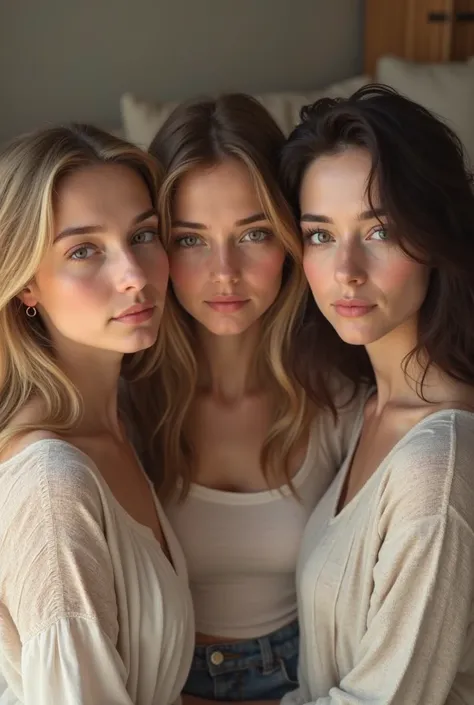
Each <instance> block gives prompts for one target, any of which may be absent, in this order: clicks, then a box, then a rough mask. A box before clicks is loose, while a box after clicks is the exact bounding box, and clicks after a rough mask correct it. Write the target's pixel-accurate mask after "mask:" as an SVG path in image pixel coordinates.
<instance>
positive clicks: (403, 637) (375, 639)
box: [282, 86, 474, 705]
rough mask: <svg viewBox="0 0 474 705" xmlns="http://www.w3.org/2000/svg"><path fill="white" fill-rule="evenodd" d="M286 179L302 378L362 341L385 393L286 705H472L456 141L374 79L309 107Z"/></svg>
mask: <svg viewBox="0 0 474 705" xmlns="http://www.w3.org/2000/svg"><path fill="white" fill-rule="evenodd" d="M282 173H283V178H284V182H285V183H286V185H287V188H288V193H289V195H290V197H291V198H292V199H293V202H294V205H295V209H296V211H297V213H298V215H299V219H300V223H301V228H302V233H303V240H304V248H305V251H304V268H305V272H306V275H307V278H308V280H309V284H310V287H311V289H312V292H313V295H314V299H315V301H316V304H317V306H314V307H313V311H312V313H311V314H310V327H309V329H308V333H309V335H308V336H307V337H306V340H305V346H306V351H307V355H308V358H307V362H306V364H305V365H304V368H303V369H304V370H306V372H307V373H308V374H307V376H306V385H307V387H308V388H310V387H311V385H312V384H313V383H314V382H315V381H316V383H318V379H317V374H315V373H318V372H320V371H324V374H327V373H328V370H329V372H330V373H331V371H332V374H335V373H337V371H338V370H339V368H340V366H342V368H343V371H344V372H346V373H347V372H348V367H347V365H346V364H345V360H346V359H347V351H351V354H352V357H353V359H356V358H357V357H358V358H359V366H360V369H361V370H363V369H365V375H367V374H370V375H371V376H372V380H373V382H374V384H375V387H376V390H375V392H374V394H373V396H372V398H370V399H369V400H368V401H367V404H366V406H365V408H364V409H363V412H362V413H361V414H360V418H359V419H358V421H357V423H356V424H355V426H354V431H353V437H352V441H351V447H350V451H349V454H348V457H347V459H346V460H345V462H344V463H343V465H342V467H341V470H340V472H339V474H338V475H337V477H336V479H335V480H334V482H333V483H332V485H331V487H330V488H329V489H328V491H327V492H326V494H325V496H324V497H323V498H322V500H321V501H320V503H319V504H318V506H317V508H316V509H315V511H314V513H313V516H312V517H311V519H310V520H309V523H308V525H307V528H306V532H305V536H304V538H303V545H302V552H301V555H300V558H299V568H298V586H299V606H300V621H301V624H302V625H304V628H302V642H301V658H300V677H301V682H300V689H299V690H298V691H296V692H295V693H294V694H289V695H288V696H287V698H286V699H285V701H284V702H285V703H288V704H289V703H298V705H301V704H303V703H311V704H312V705H330V704H334V705H336V704H337V705H362V704H363V703H369V702H370V703H373V704H374V705H388V704H389V703H390V704H391V705H427V704H428V703H429V705H446V704H447V703H450V704H451V703H452V704H453V705H454V703H471V702H474V635H473V629H472V624H473V619H474V473H473V461H472V459H473V455H474V328H473V325H472V310H473V306H474V276H473V273H474V246H473V234H474V193H473V190H472V179H471V175H470V174H469V173H467V171H466V168H465V165H464V162H463V154H462V150H461V148H460V144H459V141H458V140H457V139H456V137H455V136H454V135H453V134H452V132H451V131H450V130H449V128H448V127H447V126H446V125H444V124H443V123H441V122H440V121H439V120H437V119H436V118H435V117H434V116H433V115H431V114H430V113H429V112H427V111H426V110H424V109H423V108H422V107H420V106H419V105H417V104H415V103H412V102H411V101H409V100H407V99H406V98H403V97H402V96H400V95H398V94H396V93H395V92H393V91H390V90H389V89H388V88H384V87H378V86H370V87H367V88H364V89H362V90H361V91H359V92H357V93H356V94H355V95H354V96H352V98H350V99H349V100H340V101H334V100H328V99H327V100H321V101H318V102H317V103H315V104H314V105H312V106H309V107H308V108H307V109H305V110H304V112H303V115H302V122H301V124H300V125H299V126H298V127H297V128H296V129H295V131H294V132H293V134H292V135H291V136H290V138H289V141H288V143H287V145H286V147H285V149H284V152H283V160H282ZM360 379H361V378H360V377H355V381H356V382H357V381H360ZM318 390H319V386H316V389H315V391H316V392H318Z"/></svg>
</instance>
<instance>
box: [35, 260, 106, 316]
mask: <svg viewBox="0 0 474 705" xmlns="http://www.w3.org/2000/svg"><path fill="white" fill-rule="evenodd" d="M36 284H37V293H38V298H39V303H40V304H42V305H43V306H44V308H45V310H46V311H47V312H48V310H51V311H53V310H56V311H62V310H68V311H70V312H71V313H74V312H75V311H78V312H79V311H81V310H83V309H89V310H90V309H91V308H92V307H94V306H95V305H96V304H98V303H99V302H101V301H102V300H104V299H105V298H107V297H109V296H110V290H109V287H108V286H106V285H105V283H104V282H103V281H102V280H101V278H100V277H97V276H96V272H95V269H94V268H92V267H89V266H87V265H85V264H78V265H77V267H76V266H75V265H71V266H69V267H66V268H64V269H63V270H61V271H58V270H55V271H54V272H49V271H44V272H43V273H41V274H39V275H38V276H37V277H36Z"/></svg>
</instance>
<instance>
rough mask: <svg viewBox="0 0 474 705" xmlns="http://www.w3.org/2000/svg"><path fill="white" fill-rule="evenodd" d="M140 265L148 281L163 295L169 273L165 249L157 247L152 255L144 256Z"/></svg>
mask: <svg viewBox="0 0 474 705" xmlns="http://www.w3.org/2000/svg"><path fill="white" fill-rule="evenodd" d="M142 266H143V271H144V272H145V276H146V278H147V281H148V283H149V284H150V285H151V286H152V287H153V288H154V289H156V291H158V292H159V293H161V294H162V295H164V293H165V292H166V289H167V287H168V278H169V273H170V266H169V261H168V255H167V254H166V252H165V250H164V249H163V248H162V247H160V248H157V249H156V250H155V251H154V252H153V256H150V255H148V256H146V258H145V260H144V262H143V265H142Z"/></svg>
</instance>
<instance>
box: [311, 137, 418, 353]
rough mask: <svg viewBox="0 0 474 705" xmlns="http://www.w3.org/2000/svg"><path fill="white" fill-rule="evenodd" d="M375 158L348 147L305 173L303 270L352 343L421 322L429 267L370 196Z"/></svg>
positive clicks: (328, 313) (331, 318) (319, 300)
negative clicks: (399, 238) (395, 237)
mask: <svg viewBox="0 0 474 705" xmlns="http://www.w3.org/2000/svg"><path fill="white" fill-rule="evenodd" d="M370 169H371V159H370V155H369V154H368V152H367V151H365V150H363V149H358V148H348V149H346V150H345V151H342V152H340V153H337V154H334V155H328V156H323V157H320V158H318V159H316V160H315V161H314V162H313V163H312V164H311V165H310V166H309V168H308V169H307V171H306V174H305V175H304V178H303V182H302V188H301V194H300V205H301V214H302V215H301V228H302V233H303V237H304V243H305V244H304V270H305V273H306V276H307V278H308V282H309V285H310V287H311V290H312V292H313V295H314V298H315V300H316V303H317V305H318V307H319V308H320V310H321V311H322V313H323V314H324V316H325V317H326V318H327V319H328V321H329V322H330V323H331V324H332V325H333V327H334V328H335V329H336V331H337V333H338V334H339V336H340V337H341V338H342V339H343V340H344V341H345V342H347V343H352V344H354V345H370V344H371V343H373V342H374V341H376V340H379V339H381V338H383V337H384V336H386V335H387V334H389V333H391V332H392V331H393V330H395V329H399V328H400V327H410V328H411V329H413V327H415V329H416V323H417V317H418V312H419V310H420V307H421V305H422V303H423V301H424V299H425V296H426V291H427V287H428V278H429V270H428V267H426V266H424V265H422V264H419V263H418V262H415V261H414V260H413V259H411V258H409V257H408V256H407V255H406V254H405V253H404V252H403V251H402V250H401V249H400V247H398V246H397V245H396V244H395V243H394V242H393V241H392V240H391V234H390V227H389V226H388V219H387V214H386V213H383V212H382V210H381V208H380V206H379V204H378V203H377V188H376V184H375V185H374V189H373V198H372V200H373V201H374V203H373V205H374V209H375V210H372V208H371V206H370V203H369V202H368V195H367V182H368V177H369V174H370Z"/></svg>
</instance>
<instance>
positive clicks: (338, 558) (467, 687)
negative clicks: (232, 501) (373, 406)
mask: <svg viewBox="0 0 474 705" xmlns="http://www.w3.org/2000/svg"><path fill="white" fill-rule="evenodd" d="M361 424H362V419H361V418H360V419H359V421H358V423H357V424H356V428H355V430H354V437H353V441H352V447H351V450H350V453H349V456H348V459H347V460H346V462H345V464H344V465H343V467H342V468H341V470H340V472H339V474H338V476H337V477H336V479H335V480H334V482H333V484H332V485H331V487H330V488H329V490H328V491H327V492H326V494H325V496H324V497H323V499H322V500H321V502H320V503H319V505H318V506H317V508H316V510H315V511H314V513H313V515H312V517H311V519H310V520H309V523H308V525H307V528H306V531H305V536H304V539H303V544H302V550H301V555H300V559H299V565H298V571H297V582H298V597H299V614H300V626H301V639H302V641H301V655H300V688H299V689H298V690H296V691H294V692H293V693H290V694H288V695H287V696H285V698H284V699H283V701H282V703H284V704H285V705H302V704H303V703H314V704H315V705H362V704H365V705H369V703H370V705H447V704H449V705H461V704H462V705H472V703H474V610H473V598H474V414H471V413H468V412H464V411H453V410H451V411H450V410H447V411H440V412H437V413H434V414H432V415H431V416H429V417H427V418H426V419H424V420H423V421H422V422H421V423H419V424H417V425H416V426H415V427H414V428H413V429H412V430H411V431H410V432H409V433H408V434H407V435H406V436H405V437H404V438H403V439H402V440H401V441H400V442H399V443H398V444H397V445H396V446H395V447H394V449H393V450H392V451H391V453H390V454H389V455H388V456H387V458H385V460H384V461H383V462H382V463H381V465H380V466H379V468H378V469H377V470H376V472H375V473H374V474H373V475H372V477H371V478H370V479H369V480H368V482H367V483H366V484H365V486H364V487H363V488H362V490H361V491H360V492H359V493H358V495H357V496H356V497H355V498H354V499H353V500H352V501H351V502H349V503H348V504H347V505H346V506H345V507H344V508H343V509H342V511H341V512H340V513H339V514H338V515H336V507H337V506H338V501H339V497H340V494H341V490H342V487H343V483H344V478H345V476H346V473H347V469H348V466H349V462H350V458H351V457H352V455H353V453H354V449H355V447H356V444H357V440H358V438H359V434H360V428H361Z"/></svg>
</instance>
